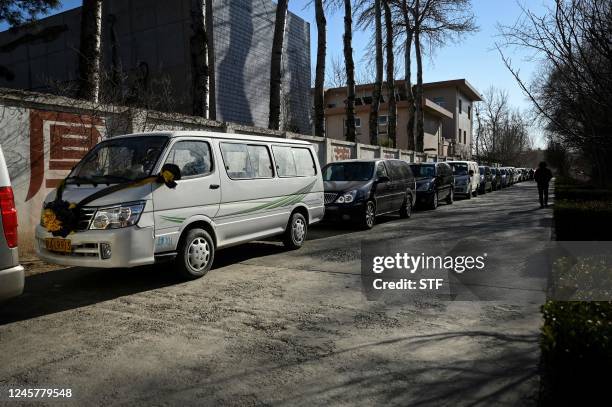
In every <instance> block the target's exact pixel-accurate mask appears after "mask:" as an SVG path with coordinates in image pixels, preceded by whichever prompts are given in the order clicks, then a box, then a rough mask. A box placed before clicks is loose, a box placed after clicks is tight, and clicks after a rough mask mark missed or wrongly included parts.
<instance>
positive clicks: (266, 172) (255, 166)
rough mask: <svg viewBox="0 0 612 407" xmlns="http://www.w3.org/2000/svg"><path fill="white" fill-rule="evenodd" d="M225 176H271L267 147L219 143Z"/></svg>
mask: <svg viewBox="0 0 612 407" xmlns="http://www.w3.org/2000/svg"><path fill="white" fill-rule="evenodd" d="M221 154H222V156H223V162H224V163H225V170H226V171H227V176H228V177H230V178H231V179H249V178H272V176H273V173H272V160H271V159H270V152H269V151H268V147H266V146H262V145H253V144H242V143H221Z"/></svg>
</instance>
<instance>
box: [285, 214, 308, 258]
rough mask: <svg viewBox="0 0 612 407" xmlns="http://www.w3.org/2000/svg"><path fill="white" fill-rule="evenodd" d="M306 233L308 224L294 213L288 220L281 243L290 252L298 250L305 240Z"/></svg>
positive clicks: (303, 218)
mask: <svg viewBox="0 0 612 407" xmlns="http://www.w3.org/2000/svg"><path fill="white" fill-rule="evenodd" d="M307 232H308V223H307V222H306V218H305V217H304V215H302V214H301V213H299V212H294V213H293V214H292V215H291V218H290V219H289V223H288V224H287V229H285V236H284V239H283V243H284V245H285V247H286V248H288V249H290V250H295V249H299V248H300V247H302V245H303V244H304V241H305V240H306V233H307Z"/></svg>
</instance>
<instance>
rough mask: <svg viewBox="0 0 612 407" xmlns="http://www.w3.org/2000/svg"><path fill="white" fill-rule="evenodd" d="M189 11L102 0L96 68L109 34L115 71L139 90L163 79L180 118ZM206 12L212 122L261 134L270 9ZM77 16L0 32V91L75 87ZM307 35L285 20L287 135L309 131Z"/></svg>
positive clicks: (296, 21) (181, 6) (154, 1)
mask: <svg viewBox="0 0 612 407" xmlns="http://www.w3.org/2000/svg"><path fill="white" fill-rule="evenodd" d="M189 4H190V0H176V1H166V0H109V1H106V2H105V9H104V12H103V14H104V23H103V65H104V66H106V67H107V68H108V67H110V66H111V61H112V53H111V40H110V37H111V31H113V32H114V35H115V37H116V39H117V48H116V50H117V55H118V62H119V63H120V65H121V67H122V69H123V71H124V72H125V73H126V74H128V75H129V76H130V77H131V78H133V77H142V76H144V77H145V78H146V79H145V80H144V82H145V83H146V84H148V85H145V86H151V87H154V86H155V83H156V81H159V80H161V79H167V80H168V81H169V83H170V90H171V94H172V99H173V102H172V104H173V105H174V106H176V108H177V109H178V110H177V111H179V112H183V113H189V112H191V95H190V89H191V79H190V77H191V60H190V50H189V40H190V36H191V29H190V17H189V16H190V9H189V7H190V6H189ZM213 9H214V10H213V15H214V40H215V62H216V64H215V67H216V73H217V75H216V97H217V113H218V116H217V119H219V120H221V121H230V122H236V123H241V124H246V125H255V126H260V127H267V124H268V104H269V99H268V97H269V78H270V58H271V44H272V35H273V29H274V18H275V10H276V5H275V3H273V2H272V1H270V0H215V1H214V2H213ZM80 14H81V13H80V8H76V9H73V10H69V11H66V12H64V13H60V14H57V15H54V16H51V17H48V18H45V19H42V20H40V21H39V23H38V24H37V25H36V26H35V27H34V28H32V29H29V30H27V31H25V30H22V31H19V32H17V33H11V32H8V31H5V32H2V33H0V65H1V66H5V67H6V68H7V69H8V71H9V72H10V73H11V74H12V78H11V75H9V77H6V76H5V77H0V86H2V87H11V88H16V89H26V90H37V91H44V92H49V91H57V88H58V87H61V88H62V89H65V88H66V85H65V84H63V85H59V86H58V85H51V86H50V84H52V83H55V82H60V83H65V82H72V81H75V80H76V78H77V69H78V60H77V51H78V49H79V30H80ZM111 16H112V17H111ZM113 19H114V23H112V22H111V21H112V20H113ZM309 29H310V27H309V24H308V23H307V22H305V21H303V20H302V19H300V18H299V17H297V16H295V15H293V14H291V13H290V14H289V15H288V20H287V25H286V37H285V38H286V40H285V44H284V46H285V53H284V58H283V94H284V103H283V104H282V105H283V106H285V107H286V109H284V111H283V118H284V119H285V123H287V125H286V126H287V128H290V129H293V130H295V131H300V132H302V133H309V132H310V102H309V95H310V33H309ZM7 44H12V45H9V46H8V47H7ZM157 83H158V82H157ZM125 86H126V88H127V89H129V88H130V86H132V84H130V83H126V84H125Z"/></svg>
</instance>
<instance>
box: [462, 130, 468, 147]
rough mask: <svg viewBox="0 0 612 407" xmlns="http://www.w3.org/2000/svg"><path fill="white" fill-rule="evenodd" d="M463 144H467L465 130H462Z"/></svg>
mask: <svg viewBox="0 0 612 407" xmlns="http://www.w3.org/2000/svg"><path fill="white" fill-rule="evenodd" d="M463 144H467V132H466V131H465V130H463Z"/></svg>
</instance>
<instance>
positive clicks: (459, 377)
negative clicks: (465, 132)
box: [0, 182, 552, 406]
mask: <svg viewBox="0 0 612 407" xmlns="http://www.w3.org/2000/svg"><path fill="white" fill-rule="evenodd" d="M536 195H537V192H536V189H535V184H533V183H531V182H526V183H522V184H518V185H515V186H513V187H511V188H509V189H506V190H503V191H498V192H494V193H491V194H486V195H485V196H480V197H478V198H476V199H471V200H462V201H456V202H455V203H454V204H453V205H444V204H443V205H441V206H440V207H439V208H438V209H437V210H435V211H421V212H416V213H414V214H413V216H412V218H411V219H407V220H401V219H399V218H398V217H392V216H390V217H386V218H384V219H381V221H380V222H379V224H377V225H376V226H375V228H374V229H373V230H372V231H367V232H360V231H355V230H353V229H350V228H343V227H338V226H316V227H313V228H311V230H310V231H309V241H308V242H307V243H306V244H305V246H304V247H303V248H302V249H301V250H298V251H292V252H286V251H284V249H283V248H282V246H281V245H279V244H278V243H275V242H256V243H251V244H248V245H243V246H239V247H235V248H231V249H227V250H225V251H220V252H219V253H218V255H217V259H216V263H215V266H214V268H213V270H212V271H211V272H210V273H209V274H208V275H207V276H206V277H205V278H202V279H199V280H196V281H191V282H180V281H177V280H176V279H175V278H174V277H173V276H172V274H171V273H170V272H169V270H168V268H167V267H155V268H142V269H137V270H129V271H128V270H87V269H79V268H67V269H57V270H52V271H48V272H45V273H40V274H34V275H31V276H30V277H28V278H27V279H26V292H25V294H24V295H23V296H21V297H19V298H16V299H13V300H11V301H9V302H7V303H4V304H0V404H3V403H4V402H6V401H7V399H6V397H7V389H8V388H11V387H20V388H24V387H31V388H32V387H47V388H48V387H52V388H70V389H72V393H73V398H72V399H71V400H70V401H69V402H68V404H71V403H72V404H74V405H83V403H85V402H87V404H105V405H108V404H110V405H175V404H179V403H181V404H185V405H193V404H197V405H287V406H295V405H298V406H299V405H303V406H310V405H328V404H332V405H363V406H371V405H379V404H386V405H403V406H405V405H435V406H441V405H453V406H458V405H525V404H527V405H529V404H533V403H535V399H536V397H537V391H538V386H539V378H538V375H537V365H538V360H539V350H538V330H539V327H540V324H541V318H540V315H539V306H540V305H541V303H542V302H543V301H544V287H545V283H546V281H545V280H546V276H545V275H543V273H542V272H541V268H540V265H539V264H538V261H539V260H538V259H534V258H531V256H532V254H533V253H534V252H535V251H536V250H537V248H538V247H540V246H541V245H543V244H544V243H545V242H546V241H548V240H549V239H550V223H551V217H552V214H551V210H550V209H542V210H541V209H538V205H537V196H536ZM464 239H468V240H469V241H473V242H481V243H483V244H485V246H486V247H488V248H489V258H495V259H496V260H497V262H496V263H495V267H493V268H492V270H490V271H491V278H490V279H488V280H486V281H487V283H486V284H480V285H479V287H478V289H480V290H481V291H478V292H476V294H475V296H474V298H467V300H464V301H448V300H446V299H441V298H431V299H428V300H427V301H395V302H394V301H367V300H366V298H365V297H364V294H363V293H362V286H361V276H360V247H361V246H360V244H361V242H362V241H365V242H378V243H380V242H393V243H394V244H399V245H401V246H402V247H407V248H408V247H410V248H419V250H421V249H420V248H425V249H426V248H428V247H429V248H432V247H436V246H438V245H441V244H446V245H449V247H450V246H453V245H454V244H456V243H457V242H461V241H464ZM425 249H423V250H425ZM483 287H484V288H483ZM483 290H484V291H483ZM483 294H494V295H492V298H497V300H495V301H484V300H482V299H481V298H482V295H483ZM479 298H480V299H479ZM61 403H62V404H65V403H66V400H62V401H61ZM50 404H54V403H50ZM9 405H13V404H9ZM39 405H40V404H39Z"/></svg>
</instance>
